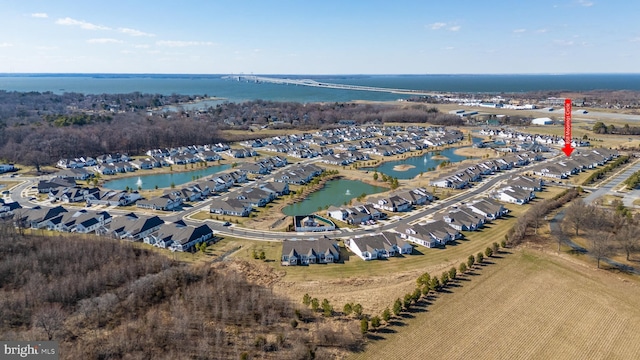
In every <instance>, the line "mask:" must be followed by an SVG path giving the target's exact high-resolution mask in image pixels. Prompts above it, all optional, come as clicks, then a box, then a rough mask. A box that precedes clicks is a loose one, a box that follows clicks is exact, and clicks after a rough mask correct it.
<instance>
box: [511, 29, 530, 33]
mask: <svg viewBox="0 0 640 360" xmlns="http://www.w3.org/2000/svg"><path fill="white" fill-rule="evenodd" d="M525 31H527V29H515V30H513V32H514V33H516V34H519V33H523V32H525Z"/></svg>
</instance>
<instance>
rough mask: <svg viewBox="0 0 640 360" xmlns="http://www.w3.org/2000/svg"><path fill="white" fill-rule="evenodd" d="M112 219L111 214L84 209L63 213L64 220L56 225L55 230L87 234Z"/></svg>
mask: <svg viewBox="0 0 640 360" xmlns="http://www.w3.org/2000/svg"><path fill="white" fill-rule="evenodd" d="M111 219H112V217H111V214H109V213H108V212H106V211H100V212H95V211H88V210H85V209H82V210H78V211H76V212H66V213H63V215H62V220H61V221H60V222H59V223H58V224H56V226H55V228H54V230H56V231H63V232H76V233H80V234H87V233H90V232H94V231H96V230H98V229H99V228H100V227H102V226H105V225H106V224H108V223H110V222H111Z"/></svg>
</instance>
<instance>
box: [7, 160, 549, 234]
mask: <svg viewBox="0 0 640 360" xmlns="http://www.w3.org/2000/svg"><path fill="white" fill-rule="evenodd" d="M315 160H317V159H308V160H305V161H302V162H301V163H309V162H313V161H315ZM544 161H548V160H544ZM539 163H540V162H537V163H535V164H531V165H528V166H525V167H522V168H515V169H512V170H508V171H504V172H500V173H497V174H496V175H493V176H489V177H487V178H485V179H484V181H483V182H481V183H476V184H474V185H473V187H471V188H469V189H467V190H466V191H464V192H462V193H459V194H457V195H455V196H452V197H450V198H448V199H445V200H438V201H435V202H434V203H432V204H430V205H428V206H425V207H422V208H420V209H418V210H414V211H412V212H409V213H403V214H398V216H394V217H393V218H392V219H390V220H385V221H383V222H381V223H380V225H377V226H373V227H369V228H367V229H355V230H351V229H348V230H345V229H339V230H335V231H330V232H319V233H295V232H276V231H260V230H254V229H247V228H242V227H236V226H235V225H232V226H224V225H223V222H222V221H214V220H193V219H191V218H190V215H193V214H195V213H197V212H199V211H200V210H201V209H203V208H205V207H207V206H209V203H210V200H205V201H201V202H199V203H198V204H197V205H195V206H194V207H192V208H188V209H187V210H186V211H181V212H174V213H169V214H166V215H161V217H162V218H163V220H165V221H167V222H175V221H177V220H180V219H182V220H184V221H185V222H186V223H188V224H190V225H199V224H201V223H203V222H206V223H207V224H208V225H209V226H210V227H211V228H212V229H213V230H215V231H216V232H217V233H219V234H220V235H222V236H225V235H226V236H233V237H242V238H249V239H256V240H262V241H281V240H283V239H289V240H302V239H314V238H318V237H321V236H323V235H328V236H334V237H346V236H350V237H351V236H360V235H366V234H370V233H372V232H380V231H385V230H392V229H394V228H395V227H397V226H398V225H399V224H409V223H412V222H414V221H417V220H419V219H422V218H424V217H425V216H428V215H430V214H433V213H435V212H437V211H439V210H443V209H445V208H447V207H449V206H451V205H454V204H458V203H463V202H465V201H469V200H470V199H472V198H473V197H475V196H478V195H480V194H483V193H488V192H489V190H490V189H491V188H492V187H493V186H495V185H497V184H498V183H499V182H501V181H503V180H505V179H507V178H508V177H509V176H512V175H515V174H517V173H519V172H522V171H524V170H526V169H527V168H528V167H530V166H534V165H537V164H539ZM284 170H285V169H280V170H278V171H276V172H274V173H273V174H271V175H267V176H265V177H264V178H263V180H265V181H269V180H272V179H273V178H274V177H275V176H276V174H278V173H279V172H280V171H284ZM23 180H24V182H23V183H22V184H20V185H18V186H17V187H15V188H14V189H12V195H11V196H12V198H13V200H14V201H18V202H19V203H20V205H21V206H23V207H33V206H35V205H40V206H45V207H46V206H51V204H49V203H45V202H43V203H42V204H39V203H36V202H31V201H29V200H28V196H27V195H26V192H27V191H28V190H30V188H31V187H32V186H34V185H35V184H36V181H37V180H38V178H35V177H34V178H24V179H23ZM245 186H246V184H245ZM243 188H244V186H235V187H233V188H231V189H230V191H229V193H235V192H239V191H242V189H243ZM228 195H229V194H225V195H223V196H228ZM108 211H109V212H112V213H116V214H118V213H129V212H130V211H126V210H118V209H112V208H110V209H108ZM142 212H144V211H142Z"/></svg>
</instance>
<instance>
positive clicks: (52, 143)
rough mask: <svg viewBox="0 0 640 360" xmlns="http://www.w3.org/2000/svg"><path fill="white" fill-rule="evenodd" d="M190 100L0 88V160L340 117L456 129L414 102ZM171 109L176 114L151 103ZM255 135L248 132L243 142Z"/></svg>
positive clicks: (453, 121)
mask: <svg viewBox="0 0 640 360" xmlns="http://www.w3.org/2000/svg"><path fill="white" fill-rule="evenodd" d="M194 99H196V97H192V96H178V95H174V96H169V97H167V96H162V95H157V94H156V95H149V94H140V93H131V94H101V95H83V94H77V93H65V94H63V95H56V94H53V93H50V92H45V93H38V92H29V93H18V92H7V91H0V159H3V160H4V161H7V162H16V163H21V164H28V165H48V164H53V163H55V162H57V161H58V160H59V159H61V158H73V157H79V156H98V155H101V154H105V153H116V152H120V153H128V154H129V155H139V154H141V153H143V152H144V151H146V150H149V149H154V148H163V147H177V146H186V145H194V144H209V143H216V142H225V141H237V140H242V139H239V138H237V137H235V138H233V139H229V138H226V137H225V136H224V135H223V133H221V132H220V130H224V129H239V130H249V129H250V128H251V127H252V126H254V127H255V126H265V125H269V126H270V127H271V128H295V129H299V130H301V131H304V130H310V129H321V128H326V127H334V126H338V122H339V121H340V120H345V119H348V120H355V121H356V122H357V123H364V122H367V121H382V122H429V123H431V124H436V125H438V124H440V125H445V124H446V125H461V124H462V123H463V120H462V119H460V118H459V117H457V116H455V115H449V114H441V113H439V112H438V111H437V109H434V108H432V107H428V106H425V105H422V104H415V105H412V106H408V107H398V106H394V105H383V104H375V105H373V104H356V103H333V104H323V103H313V104H301V103H294V102H270V101H262V100H256V101H250V102H245V103H228V102H227V103H223V104H219V105H216V106H215V107H209V108H208V109H202V110H185V109H184V108H183V107H182V106H181V105H180V104H184V103H185V102H187V101H193V100H194ZM167 104H172V105H177V108H176V109H177V110H178V111H177V112H170V111H165V110H163V109H162V108H158V107H157V106H164V105H167ZM252 137H257V135H252V134H251V132H249V131H247V134H246V138H252Z"/></svg>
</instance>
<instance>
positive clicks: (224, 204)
mask: <svg viewBox="0 0 640 360" xmlns="http://www.w3.org/2000/svg"><path fill="white" fill-rule="evenodd" d="M251 210H253V208H252V207H251V205H250V204H248V203H244V202H242V201H240V200H238V199H234V198H230V199H224V200H221V199H213V201H211V204H210V205H209V212H211V213H213V214H220V215H231V216H243V217H247V216H249V214H250V213H251Z"/></svg>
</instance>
